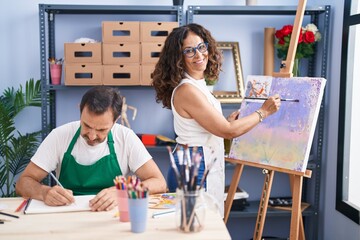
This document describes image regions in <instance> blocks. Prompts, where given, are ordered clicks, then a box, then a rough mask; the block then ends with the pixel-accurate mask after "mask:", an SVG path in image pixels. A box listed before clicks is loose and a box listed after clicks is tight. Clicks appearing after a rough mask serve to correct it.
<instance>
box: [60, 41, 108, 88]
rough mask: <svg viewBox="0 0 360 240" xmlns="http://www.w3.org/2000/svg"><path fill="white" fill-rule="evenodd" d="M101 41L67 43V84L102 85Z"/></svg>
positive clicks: (65, 46)
mask: <svg viewBox="0 0 360 240" xmlns="http://www.w3.org/2000/svg"><path fill="white" fill-rule="evenodd" d="M101 48H102V47H101V43H65V44H64V52H65V61H66V62H65V63H66V64H65V85H73V86H77V85H101V84H102V66H101V63H102V53H101Z"/></svg>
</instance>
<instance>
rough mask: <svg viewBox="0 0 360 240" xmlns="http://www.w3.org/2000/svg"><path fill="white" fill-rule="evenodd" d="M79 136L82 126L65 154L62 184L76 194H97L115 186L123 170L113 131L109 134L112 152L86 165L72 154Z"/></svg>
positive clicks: (61, 176)
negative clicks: (116, 150)
mask: <svg viewBox="0 0 360 240" xmlns="http://www.w3.org/2000/svg"><path fill="white" fill-rule="evenodd" d="M79 136H80V127H79V129H78V130H77V132H76V134H75V136H74V137H73V139H72V140H71V143H70V145H69V147H68V149H67V151H66V152H65V154H64V158H63V160H62V163H61V171H60V177H59V181H60V182H61V184H62V185H63V186H64V188H66V189H71V190H72V191H73V194H74V195H87V194H97V193H98V192H100V191H101V190H102V189H104V188H108V187H111V186H114V179H115V177H116V176H119V175H122V172H121V169H120V167H119V162H118V160H117V157H116V153H115V150H114V140H113V138H112V134H111V131H110V132H109V134H108V146H109V150H110V154H109V155H107V156H104V157H102V158H101V159H100V160H98V161H97V162H95V163H94V164H92V165H86V166H85V165H81V164H79V163H77V162H76V160H75V158H74V156H73V155H71V152H72V150H73V148H74V145H75V143H76V141H77V139H78V137H79Z"/></svg>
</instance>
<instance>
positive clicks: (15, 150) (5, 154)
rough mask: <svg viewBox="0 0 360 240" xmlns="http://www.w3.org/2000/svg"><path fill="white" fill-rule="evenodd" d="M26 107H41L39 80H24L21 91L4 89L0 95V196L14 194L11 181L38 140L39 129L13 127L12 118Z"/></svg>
mask: <svg viewBox="0 0 360 240" xmlns="http://www.w3.org/2000/svg"><path fill="white" fill-rule="evenodd" d="M28 106H35V107H40V106H41V85H40V80H37V81H36V82H35V81H34V79H30V80H29V81H27V82H26V87H25V92H23V88H22V86H21V85H20V88H19V89H18V90H16V91H15V90H14V88H13V87H12V88H7V89H5V90H4V92H3V94H2V95H0V186H1V188H0V190H1V192H0V197H13V196H15V181H16V179H17V175H18V174H19V173H21V172H22V171H23V170H24V169H25V167H26V165H27V164H28V163H29V161H30V158H31V157H32V155H33V154H34V152H35V150H36V149H37V147H38V145H39V142H40V133H41V132H40V131H37V132H33V133H26V134H22V133H20V132H19V131H17V130H16V127H15V117H16V116H17V114H18V113H20V112H21V111H22V110H23V109H24V108H26V107H28Z"/></svg>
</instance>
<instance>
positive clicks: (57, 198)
mask: <svg viewBox="0 0 360 240" xmlns="http://www.w3.org/2000/svg"><path fill="white" fill-rule="evenodd" d="M44 202H45V204H46V205H49V206H63V205H69V204H71V203H73V202H75V199H74V195H73V192H72V191H71V190H68V189H65V188H62V187H60V186H58V185H56V186H54V187H52V188H50V189H49V190H48V191H47V192H46V193H45V196H44Z"/></svg>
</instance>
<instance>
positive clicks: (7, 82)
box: [0, 0, 360, 240]
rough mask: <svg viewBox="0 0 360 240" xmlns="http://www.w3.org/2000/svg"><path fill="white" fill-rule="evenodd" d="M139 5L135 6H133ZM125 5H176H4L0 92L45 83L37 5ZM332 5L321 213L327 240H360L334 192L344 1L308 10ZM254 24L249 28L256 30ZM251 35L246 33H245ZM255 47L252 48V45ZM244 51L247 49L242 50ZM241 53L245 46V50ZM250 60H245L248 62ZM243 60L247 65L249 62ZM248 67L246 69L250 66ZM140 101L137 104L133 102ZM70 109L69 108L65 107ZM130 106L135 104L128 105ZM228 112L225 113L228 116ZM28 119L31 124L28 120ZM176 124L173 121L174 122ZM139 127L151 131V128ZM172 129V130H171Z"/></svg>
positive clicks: (32, 117) (30, 125)
mask: <svg viewBox="0 0 360 240" xmlns="http://www.w3.org/2000/svg"><path fill="white" fill-rule="evenodd" d="M134 2H135V3H134ZM244 2H245V1H244V0H243V1H236V0H232V1H231V0H223V1H221V0H217V1H215V0H213V1H209V0H208V1H201V0H197V1H195V0H193V1H191V2H190V1H189V0H185V1H184V3H185V5H184V7H185V8H186V7H187V5H190V4H191V5H244ZM297 2H298V1H296V0H287V1H284V0H273V1H268V0H258V4H259V5H282V4H284V5H285V4H286V5H295V4H297ZM39 3H51V4H120V5H134V4H138V5H171V4H172V1H171V0H154V1H148V0H138V1H133V0H128V1H119V0H117V1H116V0H113V1H111V0H103V1H91V0H77V1H73V0H63V1H37V0H17V1H9V0H2V1H1V2H0V31H1V34H0V35H1V37H0V92H3V90H4V89H5V88H7V87H15V88H17V87H18V86H19V84H24V83H25V81H26V80H28V79H29V78H35V79H39V78H40V60H39V59H40V58H39V19H38V4H39ZM327 4H329V5H331V8H332V9H331V24H330V25H331V29H330V30H331V31H330V39H331V41H330V49H329V50H330V51H329V53H330V54H329V65H328V71H329V74H328V75H329V77H328V83H327V95H326V96H325V99H326V101H325V114H326V129H325V131H326V137H325V141H324V146H325V147H326V154H325V156H324V158H325V160H324V163H323V168H322V181H321V198H320V201H321V209H320V213H319V214H320V232H321V233H322V237H321V238H320V239H324V240H333V239H334V240H338V239H350V240H352V239H354V240H355V239H360V227H359V225H357V224H355V223H353V222H352V221H350V220H349V219H347V218H346V217H344V216H343V215H342V214H340V213H339V212H337V211H336V210H335V186H336V164H337V163H336V161H337V159H336V156H337V125H338V98H339V83H340V79H339V78H340V59H339V56H340V55H341V52H340V51H341V47H340V46H341V31H342V19H343V17H342V14H343V5H344V3H343V1H342V0H341V1H340V0H308V5H327ZM253 27H254V26H252V25H251V24H250V25H249V26H248V28H249V29H250V28H253ZM245 31H246V29H244V32H245ZM219 34H222V37H224V38H228V39H231V38H232V35H233V34H234V33H233V32H231V31H224V32H220V33H219ZM249 44H250V43H249ZM242 46H244V44H242ZM240 48H241V46H240ZM252 50H253V51H254V52H253V54H254V55H256V54H257V55H259V56H262V52H256V49H255V48H253V49H252ZM245 57H246V56H245ZM245 57H244V56H243V55H242V61H243V62H244V61H246V60H245V59H246V58H245ZM247 64H248V65H249V67H250V69H251V70H249V69H248V70H247V71H248V74H249V73H250V72H252V71H254V72H252V73H256V71H258V69H257V68H254V69H253V67H254V65H255V63H253V62H252V63H247ZM245 65H246V64H245ZM62 94H63V95H64V97H65V98H66V97H67V96H69V97H71V98H75V99H76V98H80V97H81V94H79V92H73V90H69V91H67V92H66V93H65V92H64V93H62ZM76 101H77V100H75V101H73V102H71V103H69V104H71V105H72V106H73V108H74V110H73V111H72V110H69V111H66V112H64V113H63V115H64V116H58V117H60V119H62V120H60V121H66V120H67V119H73V118H75V119H76V118H78V111H77V109H76ZM134 101H135V100H134ZM148 101H149V102H152V104H153V103H154V102H155V100H154V98H152V97H151V96H150V97H149V99H146V101H144V102H143V103H142V104H147V102H148ZM64 104H65V103H64ZM129 104H130V103H129ZM166 111H167V110H163V109H162V108H161V106H158V108H156V114H158V115H161V116H162V114H163V115H164V119H166V121H167V122H168V121H169V118H170V116H169V113H168V112H166ZM226 111H227V110H225V112H226ZM25 116H26V118H25ZM170 121H171V120H170ZM139 125H142V126H146V127H151V126H147V124H146V122H144V123H139ZM170 125H171V124H170ZM17 127H18V129H19V130H20V131H23V130H24V131H32V130H35V129H39V128H40V127H41V124H40V111H37V110H36V111H32V110H29V111H28V112H27V113H26V114H24V115H23V116H20V117H19V118H18V119H17Z"/></svg>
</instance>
